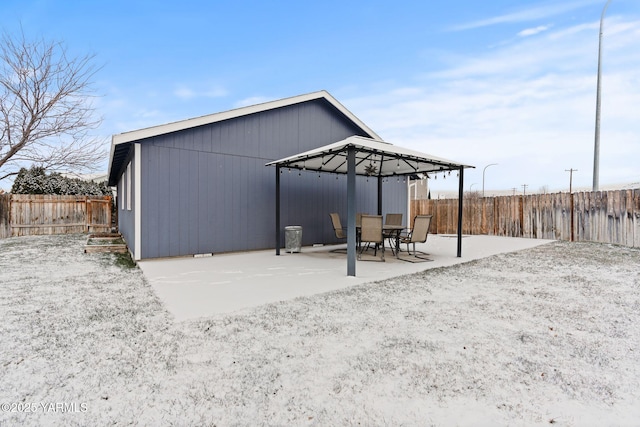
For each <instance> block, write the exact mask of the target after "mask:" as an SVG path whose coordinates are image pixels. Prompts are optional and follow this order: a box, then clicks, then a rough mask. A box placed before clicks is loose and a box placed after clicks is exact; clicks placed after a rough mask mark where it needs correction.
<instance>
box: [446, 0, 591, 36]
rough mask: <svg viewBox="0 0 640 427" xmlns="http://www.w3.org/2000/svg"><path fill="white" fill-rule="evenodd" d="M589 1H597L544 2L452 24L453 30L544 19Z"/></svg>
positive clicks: (586, 3)
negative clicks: (501, 13)
mask: <svg viewBox="0 0 640 427" xmlns="http://www.w3.org/2000/svg"><path fill="white" fill-rule="evenodd" d="M590 3H597V2H596V1H595V0H592V1H573V2H563V3H555V2H554V3H545V4H542V5H539V6H535V7H531V8H529V9H524V10H520V11H517V12H512V13H508V14H504V15H499V16H494V17H492V18H487V19H482V20H479V21H474V22H469V23H466V24H461V25H457V26H454V27H453V28H452V30H453V31H464V30H471V29H476V28H482V27H489V26H492V25H498V24H512V23H518V22H530V21H534V20H538V19H545V18H549V17H552V16H557V15H561V14H563V13H567V12H571V11H574V10H576V9H580V8H582V7H584V6H586V5H588V4H590Z"/></svg>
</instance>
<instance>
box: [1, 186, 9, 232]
mask: <svg viewBox="0 0 640 427" xmlns="http://www.w3.org/2000/svg"><path fill="white" fill-rule="evenodd" d="M10 203H11V195H10V194H0V239H3V238H5V237H9V236H11V210H10V207H9V206H10Z"/></svg>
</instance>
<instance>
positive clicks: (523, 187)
mask: <svg viewBox="0 0 640 427" xmlns="http://www.w3.org/2000/svg"><path fill="white" fill-rule="evenodd" d="M528 186H529V184H522V185H521V187H522V194H523V195H524V196H526V195H527V187H528Z"/></svg>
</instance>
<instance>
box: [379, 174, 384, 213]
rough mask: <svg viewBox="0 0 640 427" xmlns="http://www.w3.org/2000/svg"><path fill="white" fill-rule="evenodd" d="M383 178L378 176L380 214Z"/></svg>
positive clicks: (380, 211) (380, 210)
mask: <svg viewBox="0 0 640 427" xmlns="http://www.w3.org/2000/svg"><path fill="white" fill-rule="evenodd" d="M382 179H383V178H382V177H381V176H378V215H382Z"/></svg>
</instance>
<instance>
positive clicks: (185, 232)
mask: <svg viewBox="0 0 640 427" xmlns="http://www.w3.org/2000/svg"><path fill="white" fill-rule="evenodd" d="M351 135H362V136H366V134H365V133H364V132H363V130H362V129H361V128H360V127H358V126H357V125H356V124H354V123H353V122H351V121H350V120H348V119H347V118H346V117H345V116H344V115H343V114H341V113H340V112H339V111H338V110H336V109H335V108H334V106H333V105H331V104H330V103H329V102H327V101H326V100H324V99H316V100H313V101H308V102H303V103H299V104H294V105H289V106H285V107H281V108H276V109H272V110H267V111H262V112H258V113H255V114H250V115H246V116H241V117H236V118H233V119H230V120H226V121H220V122H216V123H210V124H207V125H203V126H199V127H194V128H188V129H183V130H180V131H177V132H172V133H168V134H163V135H158V136H153V137H150V138H147V139H143V140H138V141H136V142H140V143H141V156H142V158H141V160H142V161H141V181H142V182H141V189H142V192H141V204H142V206H141V208H142V211H141V213H142V216H141V240H142V241H141V254H140V257H141V258H142V259H145V258H158V257H167V256H181V255H190V254H199V253H219V252H230V251H241V250H254V249H267V248H273V246H274V242H273V233H274V226H275V168H272V167H265V163H267V162H269V161H272V160H275V159H278V158H282V157H285V156H289V155H292V154H295V153H298V152H301V151H306V150H310V149H313V148H316V147H318V146H322V145H325V144H328V143H331V142H335V141H339V140H341V139H344V138H346V137H349V136H351ZM132 164H133V162H132ZM132 172H133V171H132ZM133 175H134V174H133V173H132V176H133ZM336 178H337V179H336ZM120 179H122V177H120ZM281 184H282V187H281V192H282V199H281V200H282V201H281V212H282V216H281V220H282V225H283V227H284V226H286V225H302V226H303V245H311V244H314V243H331V242H335V236H334V233H333V229H332V227H331V222H330V220H329V215H328V214H329V213H330V212H339V213H340V214H341V215H342V216H343V217H344V218H346V177H345V176H336V175H330V174H322V175H321V176H320V177H318V175H317V174H314V173H309V172H306V171H301V172H298V171H297V170H296V171H293V170H292V171H290V172H289V171H288V170H283V171H282V176H281ZM383 193H384V199H383V208H384V210H385V212H386V211H387V206H389V211H392V212H403V213H405V214H406V195H407V192H406V184H403V183H397V182H389V183H385V184H384V191H383ZM357 204H358V210H359V211H362V212H369V213H375V212H376V210H377V184H376V179H369V182H367V179H366V177H358V188H357ZM134 209H135V207H134ZM120 213H124V215H121V216H120V228H121V230H122V232H123V235H125V237H126V238H127V242H128V243H129V245H130V246H131V247H133V242H132V241H130V240H129V239H133V238H134V233H133V228H134V221H133V211H131V213H130V214H129V213H128V212H126V211H120ZM345 225H346V224H345ZM281 231H282V230H281ZM281 234H284V233H281Z"/></svg>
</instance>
